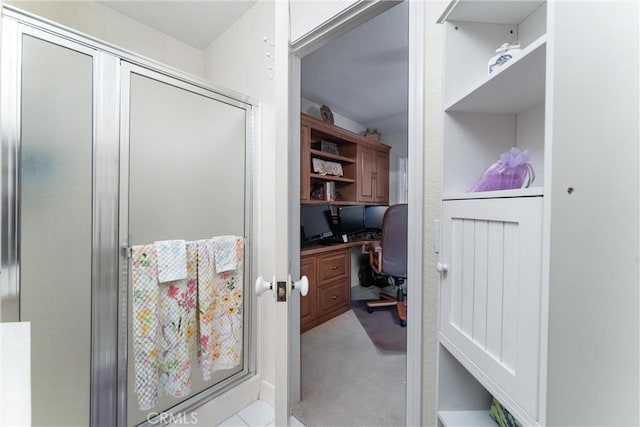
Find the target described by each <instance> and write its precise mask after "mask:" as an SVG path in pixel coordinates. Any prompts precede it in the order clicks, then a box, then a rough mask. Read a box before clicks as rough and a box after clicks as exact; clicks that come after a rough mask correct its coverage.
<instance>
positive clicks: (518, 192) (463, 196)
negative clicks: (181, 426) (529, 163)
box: [442, 187, 544, 200]
mask: <svg viewBox="0 0 640 427" xmlns="http://www.w3.org/2000/svg"><path fill="white" fill-rule="evenodd" d="M543 194H544V188H543V187H530V188H518V189H515V190H498V191H479V192H477V193H444V194H443V195H442V200H468V199H500V198H508V197H538V196H542V195H543Z"/></svg>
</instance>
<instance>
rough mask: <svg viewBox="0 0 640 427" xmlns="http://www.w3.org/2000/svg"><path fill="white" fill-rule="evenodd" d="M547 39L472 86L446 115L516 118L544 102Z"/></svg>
mask: <svg viewBox="0 0 640 427" xmlns="http://www.w3.org/2000/svg"><path fill="white" fill-rule="evenodd" d="M546 46H547V37H546V35H543V36H541V37H540V38H538V39H537V40H535V41H534V42H532V43H531V44H530V45H529V46H527V47H526V48H525V49H523V50H522V51H521V52H520V54H519V56H518V57H516V58H514V59H512V60H511V61H509V62H508V63H507V64H506V65H504V66H502V67H501V68H500V69H498V70H497V71H495V72H494V73H493V74H491V75H489V76H487V77H486V78H485V79H484V80H482V81H481V82H479V83H477V84H476V85H474V86H473V87H472V88H471V89H470V90H469V91H468V92H467V93H465V94H464V95H462V96H461V97H459V98H458V99H457V100H456V101H454V102H452V103H451V104H450V105H449V106H447V107H446V109H445V111H448V112H451V111H463V112H483V113H509V114H516V113H520V112H522V111H525V110H528V109H529V108H531V107H533V106H536V105H539V104H541V103H542V102H544V94H545V87H544V82H545V69H546V67H545V65H546V51H547V49H546Z"/></svg>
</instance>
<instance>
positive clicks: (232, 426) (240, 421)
mask: <svg viewBox="0 0 640 427" xmlns="http://www.w3.org/2000/svg"><path fill="white" fill-rule="evenodd" d="M289 425H290V426H292V427H305V426H304V424H302V423H301V422H300V421H298V420H297V419H296V418H295V417H291V418H290V419H289ZM271 426H275V415H274V410H273V407H272V406H271V405H269V404H268V403H267V402H265V401H264V400H256V401H255V402H253V403H252V404H250V405H249V406H247V407H246V408H244V409H243V410H241V411H240V412H238V413H237V414H235V415H233V416H232V417H229V418H227V419H226V420H225V421H223V422H222V423H221V424H219V425H218V427H271Z"/></svg>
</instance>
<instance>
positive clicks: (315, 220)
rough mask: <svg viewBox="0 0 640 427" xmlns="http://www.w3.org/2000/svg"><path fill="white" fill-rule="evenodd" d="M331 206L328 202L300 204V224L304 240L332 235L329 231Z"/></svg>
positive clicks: (313, 239)
mask: <svg viewBox="0 0 640 427" xmlns="http://www.w3.org/2000/svg"><path fill="white" fill-rule="evenodd" d="M330 217H331V208H330V207H329V205H328V204H321V205H302V206H300V226H301V227H302V235H303V239H304V241H305V242H312V241H315V240H320V239H324V238H326V237H331V236H333V232H332V231H331V222H330V221H329V218H330Z"/></svg>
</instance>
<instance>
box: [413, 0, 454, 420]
mask: <svg viewBox="0 0 640 427" xmlns="http://www.w3.org/2000/svg"><path fill="white" fill-rule="evenodd" d="M448 3H449V2H448V1H442V0H429V1H427V2H426V3H425V20H424V22H425V40H424V46H425V64H424V67H425V76H424V78H425V80H424V85H425V87H424V102H425V103H424V106H425V117H424V132H425V138H426V139H425V141H424V182H423V185H424V223H423V236H422V238H423V251H424V252H423V257H424V260H423V275H422V287H423V293H422V298H423V303H422V316H423V317H422V425H423V426H433V425H437V424H436V422H437V421H436V415H437V411H436V404H437V394H436V391H437V388H436V387H437V366H438V365H437V363H438V338H437V331H438V290H439V285H440V276H439V274H438V273H437V272H436V270H435V266H436V263H437V262H438V261H439V255H438V254H436V253H435V252H434V250H433V248H434V241H435V232H434V223H433V221H434V220H435V219H436V218H440V206H441V192H442V123H443V117H442V44H443V41H442V37H443V28H442V27H443V26H442V25H440V24H437V23H436V21H437V19H438V17H439V16H440V14H441V13H442V11H443V10H444V8H445V7H446V6H447V4H448ZM409 185H411V183H409Z"/></svg>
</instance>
